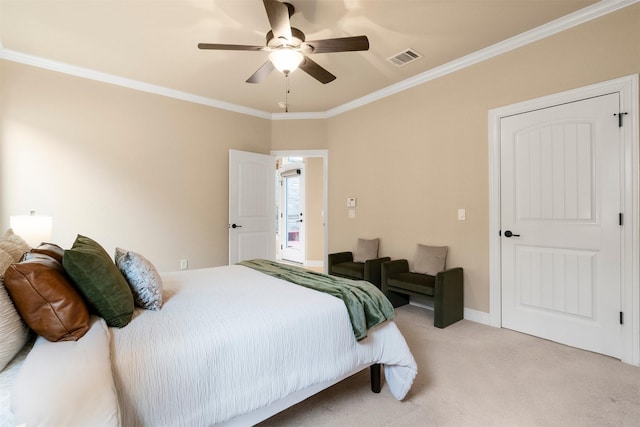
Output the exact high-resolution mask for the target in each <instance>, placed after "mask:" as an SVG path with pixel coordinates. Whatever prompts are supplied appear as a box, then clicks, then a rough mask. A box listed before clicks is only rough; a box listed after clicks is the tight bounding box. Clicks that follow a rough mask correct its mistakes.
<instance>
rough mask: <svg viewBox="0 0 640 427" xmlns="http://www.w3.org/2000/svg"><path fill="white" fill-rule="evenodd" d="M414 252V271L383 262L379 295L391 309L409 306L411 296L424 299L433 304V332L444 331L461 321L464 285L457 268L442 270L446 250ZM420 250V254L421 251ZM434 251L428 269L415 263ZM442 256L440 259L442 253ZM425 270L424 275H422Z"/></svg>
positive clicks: (404, 263)
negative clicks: (384, 298) (437, 329)
mask: <svg viewBox="0 0 640 427" xmlns="http://www.w3.org/2000/svg"><path fill="white" fill-rule="evenodd" d="M420 246H423V245H418V250H417V251H416V258H415V259H414V271H411V270H410V269H409V261H407V260H406V259H398V260H394V261H388V262H384V263H383V264H382V266H381V277H380V279H381V288H382V292H384V294H385V295H386V296H387V298H389V301H391V303H392V304H393V306H394V307H399V306H402V305H405V304H408V303H409V300H410V297H411V296H421V297H427V298H429V299H432V300H433V311H434V321H433V324H434V326H435V327H437V328H445V327H447V326H449V325H451V324H452V323H455V322H457V321H458V320H461V319H462V318H463V317H464V281H463V269H462V268H461V267H456V268H450V269H444V266H445V262H444V259H446V251H447V249H446V247H439V248H434V247H424V248H429V249H426V250H425V249H424V248H420ZM421 249H422V250H421ZM434 249H437V250H438V251H439V252H440V253H439V254H438V257H439V258H440V259H439V260H437V261H434V260H432V262H430V265H428V266H426V267H425V263H424V262H421V261H420V260H419V258H420V255H422V256H424V255H425V253H428V252H430V253H428V254H427V256H432V255H433V252H437V251H434ZM443 252H444V255H442V253H443ZM422 261H424V260H422ZM416 269H417V270H418V271H415V270H416ZM425 270H426V271H425Z"/></svg>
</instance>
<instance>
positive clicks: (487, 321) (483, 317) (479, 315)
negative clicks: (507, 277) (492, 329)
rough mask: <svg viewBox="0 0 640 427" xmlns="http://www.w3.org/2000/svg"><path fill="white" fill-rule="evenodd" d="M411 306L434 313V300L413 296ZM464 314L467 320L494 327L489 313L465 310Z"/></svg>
mask: <svg viewBox="0 0 640 427" xmlns="http://www.w3.org/2000/svg"><path fill="white" fill-rule="evenodd" d="M409 304H411V305H415V306H416V307H420V308H426V309H427V310H431V311H433V300H431V299H427V298H420V297H418V296H412V297H411V299H410V300H409ZM463 314H464V319H465V320H470V321H472V322H476V323H482V324H483V325H487V326H493V325H492V324H491V316H490V315H489V313H485V312H484V311H478V310H472V309H470V308H465V309H464V313H463Z"/></svg>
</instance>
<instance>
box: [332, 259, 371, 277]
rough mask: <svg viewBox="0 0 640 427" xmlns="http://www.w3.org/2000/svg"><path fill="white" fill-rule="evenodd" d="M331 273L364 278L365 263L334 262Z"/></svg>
mask: <svg viewBox="0 0 640 427" xmlns="http://www.w3.org/2000/svg"><path fill="white" fill-rule="evenodd" d="M331 274H335V275H337V276H345V277H350V278H354V279H360V280H364V263H362V262H341V263H340V264H334V265H333V267H332V270H331Z"/></svg>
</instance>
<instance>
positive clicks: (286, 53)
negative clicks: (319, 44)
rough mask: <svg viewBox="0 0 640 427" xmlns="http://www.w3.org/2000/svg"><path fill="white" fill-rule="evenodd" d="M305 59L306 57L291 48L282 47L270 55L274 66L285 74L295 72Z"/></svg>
mask: <svg viewBox="0 0 640 427" xmlns="http://www.w3.org/2000/svg"><path fill="white" fill-rule="evenodd" d="M303 59H304V55H302V53H300V52H299V51H297V50H295V49H292V48H289V47H281V48H280V49H276V50H274V51H273V52H271V53H270V54H269V60H270V61H271V62H272V63H273V66H274V67H276V69H277V70H278V71H280V72H281V73H284V74H289V73H290V72H292V71H295V70H296V69H297V68H298V66H299V65H300V64H301V63H302V60H303Z"/></svg>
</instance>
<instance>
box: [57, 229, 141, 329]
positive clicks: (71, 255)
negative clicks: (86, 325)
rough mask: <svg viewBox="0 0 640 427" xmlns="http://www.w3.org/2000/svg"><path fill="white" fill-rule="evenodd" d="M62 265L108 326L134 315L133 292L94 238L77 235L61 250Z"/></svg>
mask: <svg viewBox="0 0 640 427" xmlns="http://www.w3.org/2000/svg"><path fill="white" fill-rule="evenodd" d="M62 265H63V266H64V269H65V270H66V272H67V274H68V275H69V277H71V279H72V280H73V282H74V283H75V284H76V287H77V288H78V290H79V291H80V293H81V294H82V295H83V296H84V297H85V299H86V300H87V301H88V302H89V305H90V306H91V307H92V308H93V309H94V310H95V312H96V313H97V314H98V315H99V316H100V317H102V318H103V319H104V320H105V321H106V322H107V325H109V326H114V327H117V328H121V327H123V326H126V325H127V324H128V323H129V322H130V321H131V318H132V317H133V295H132V294H131V289H130V288H129V285H128V284H127V281H126V280H125V278H124V276H123V275H122V273H120V270H118V267H116V265H115V263H114V262H113V261H112V260H111V257H110V256H109V254H108V253H107V252H106V251H105V250H104V248H103V247H102V246H100V245H99V244H98V243H96V242H95V241H94V240H92V239H90V238H88V237H85V236H81V235H78V237H77V238H76V241H75V242H73V246H72V247H71V249H68V250H65V251H64V257H63V258H62Z"/></svg>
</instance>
